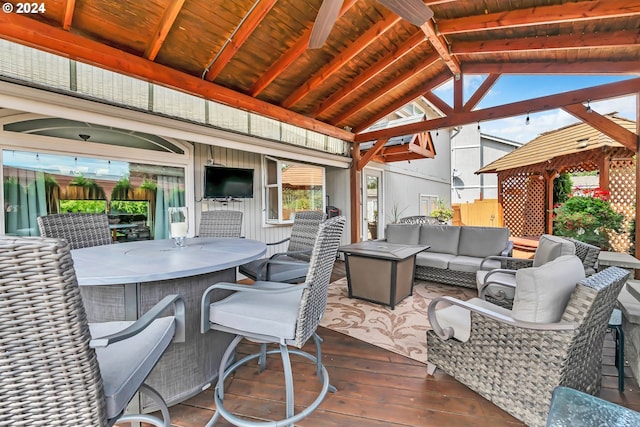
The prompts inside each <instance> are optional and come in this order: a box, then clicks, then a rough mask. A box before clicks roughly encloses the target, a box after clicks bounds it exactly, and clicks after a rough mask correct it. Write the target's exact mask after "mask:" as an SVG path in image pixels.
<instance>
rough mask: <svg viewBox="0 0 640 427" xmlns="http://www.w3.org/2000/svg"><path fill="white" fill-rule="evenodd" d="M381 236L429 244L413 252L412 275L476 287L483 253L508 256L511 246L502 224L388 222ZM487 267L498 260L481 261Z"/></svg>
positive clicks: (412, 243)
mask: <svg viewBox="0 0 640 427" xmlns="http://www.w3.org/2000/svg"><path fill="white" fill-rule="evenodd" d="M385 240H386V241H387V242H389V243H396V244H406V245H429V249H427V250H426V251H423V252H420V253H419V254H418V255H417V256H416V271H415V277H416V278H418V279H422V280H429V281H434V282H440V283H446V284H450V285H457V286H464V287H467V288H475V287H476V271H478V270H479V268H480V265H481V264H482V261H483V260H484V259H485V258H486V257H489V256H496V255H502V256H511V253H512V250H513V243H512V242H511V241H510V240H509V229H507V228H503V227H475V226H451V225H432V224H388V225H387V228H386V232H385ZM492 262H494V263H495V265H493V266H491V265H490V264H491V263H492ZM487 267H490V268H500V262H499V261H497V262H496V261H488V262H485V263H484V266H483V268H487Z"/></svg>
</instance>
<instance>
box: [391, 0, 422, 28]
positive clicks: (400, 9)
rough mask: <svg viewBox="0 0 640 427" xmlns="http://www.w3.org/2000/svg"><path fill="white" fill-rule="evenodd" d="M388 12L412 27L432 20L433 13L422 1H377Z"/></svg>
mask: <svg viewBox="0 0 640 427" xmlns="http://www.w3.org/2000/svg"><path fill="white" fill-rule="evenodd" d="M378 1H379V2H380V3H382V4H383V5H385V6H386V7H387V8H388V9H389V10H390V11H392V12H394V13H395V14H396V15H398V16H400V17H401V18H403V19H405V20H407V21H409V22H411V23H412V24H413V25H416V26H418V27H419V26H421V25H422V24H424V23H425V22H427V21H428V20H429V19H431V18H433V11H432V10H431V9H430V8H429V6H427V5H426V4H424V2H423V1H422V0H378Z"/></svg>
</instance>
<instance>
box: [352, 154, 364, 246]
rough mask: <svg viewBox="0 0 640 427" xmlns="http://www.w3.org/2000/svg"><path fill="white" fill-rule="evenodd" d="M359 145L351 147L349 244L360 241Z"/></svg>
mask: <svg viewBox="0 0 640 427" xmlns="http://www.w3.org/2000/svg"><path fill="white" fill-rule="evenodd" d="M358 164H360V144H353V145H352V146H351V169H350V170H349V192H350V193H351V242H352V243H353V242H359V241H360V225H361V223H362V220H361V218H360V215H361V213H360V204H361V203H362V186H361V185H360V171H359V170H358Z"/></svg>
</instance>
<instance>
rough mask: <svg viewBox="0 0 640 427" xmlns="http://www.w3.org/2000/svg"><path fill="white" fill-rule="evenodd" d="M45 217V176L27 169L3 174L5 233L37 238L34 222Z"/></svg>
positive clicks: (37, 233)
mask: <svg viewBox="0 0 640 427" xmlns="http://www.w3.org/2000/svg"><path fill="white" fill-rule="evenodd" d="M46 214H47V197H46V191H45V180H44V173H42V172H36V171H32V170H26V169H14V170H13V171H12V172H11V173H9V174H8V173H7V171H6V170H5V178H4V218H5V233H6V234H10V235H19V236H38V235H40V232H39V231H38V224H37V222H36V218H38V216H40V215H46Z"/></svg>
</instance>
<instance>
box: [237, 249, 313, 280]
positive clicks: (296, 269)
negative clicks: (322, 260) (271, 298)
mask: <svg viewBox="0 0 640 427" xmlns="http://www.w3.org/2000/svg"><path fill="white" fill-rule="evenodd" d="M275 260H277V261H284V262H287V263H295V265H292V264H286V265H282V264H280V265H279V264H278V263H277V262H272V263H271V265H270V267H269V274H270V275H269V277H268V279H269V280H271V281H272V282H287V283H290V282H295V283H299V282H304V280H305V278H306V277H307V272H308V271H309V263H308V262H305V261H300V260H299V259H296V258H292V257H289V256H286V255H285V256H279V257H277V258H275ZM275 260H274V261H275ZM265 261H266V259H264V258H262V259H257V260H255V261H251V262H248V263H246V264H243V265H241V266H240V267H239V268H238V271H240V273H242V274H244V275H245V276H247V277H250V278H252V279H254V280H266V279H267V266H266V264H264V263H265ZM260 275H261V276H260Z"/></svg>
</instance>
